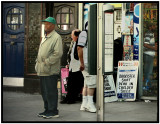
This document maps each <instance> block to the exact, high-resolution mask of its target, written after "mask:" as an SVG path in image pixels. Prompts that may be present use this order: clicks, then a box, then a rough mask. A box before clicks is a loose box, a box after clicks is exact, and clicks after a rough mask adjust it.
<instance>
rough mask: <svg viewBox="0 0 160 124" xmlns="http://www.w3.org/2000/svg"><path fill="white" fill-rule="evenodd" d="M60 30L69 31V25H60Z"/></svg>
mask: <svg viewBox="0 0 160 124" xmlns="http://www.w3.org/2000/svg"><path fill="white" fill-rule="evenodd" d="M61 29H62V30H68V29H69V25H61Z"/></svg>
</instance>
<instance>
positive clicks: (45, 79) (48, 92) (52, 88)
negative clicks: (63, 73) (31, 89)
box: [40, 75, 58, 114]
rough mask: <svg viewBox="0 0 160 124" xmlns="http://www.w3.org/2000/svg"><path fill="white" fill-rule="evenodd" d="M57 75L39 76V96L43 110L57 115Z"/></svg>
mask: <svg viewBox="0 0 160 124" xmlns="http://www.w3.org/2000/svg"><path fill="white" fill-rule="evenodd" d="M57 80H58V75H52V76H40V87H41V94H42V98H43V102H44V108H45V110H48V111H52V112H53V113H55V114H58V110H57V105H58V89H57Z"/></svg>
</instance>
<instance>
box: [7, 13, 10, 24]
mask: <svg viewBox="0 0 160 124" xmlns="http://www.w3.org/2000/svg"><path fill="white" fill-rule="evenodd" d="M10 23H11V18H10V16H9V15H8V16H7V24H10Z"/></svg>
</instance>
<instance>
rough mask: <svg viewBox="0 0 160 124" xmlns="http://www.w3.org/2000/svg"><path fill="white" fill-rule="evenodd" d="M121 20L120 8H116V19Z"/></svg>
mask: <svg viewBox="0 0 160 124" xmlns="http://www.w3.org/2000/svg"><path fill="white" fill-rule="evenodd" d="M120 20H122V10H116V21H120Z"/></svg>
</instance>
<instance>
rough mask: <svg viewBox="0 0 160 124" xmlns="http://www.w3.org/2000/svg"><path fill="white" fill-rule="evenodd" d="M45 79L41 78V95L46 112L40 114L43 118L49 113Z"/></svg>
mask: <svg viewBox="0 0 160 124" xmlns="http://www.w3.org/2000/svg"><path fill="white" fill-rule="evenodd" d="M45 84H46V83H45V77H43V76H40V89H41V95H42V99H43V102H44V109H45V111H44V112H42V113H39V114H38V116H39V117H43V116H44V115H45V114H46V113H47V111H48V102H47V94H46V85H45Z"/></svg>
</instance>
